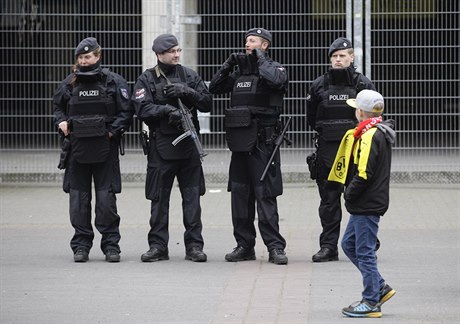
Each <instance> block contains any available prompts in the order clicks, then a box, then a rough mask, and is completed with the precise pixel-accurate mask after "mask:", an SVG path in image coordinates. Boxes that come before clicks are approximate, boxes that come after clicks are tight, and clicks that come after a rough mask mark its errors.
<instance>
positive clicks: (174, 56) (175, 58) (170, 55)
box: [157, 46, 182, 65]
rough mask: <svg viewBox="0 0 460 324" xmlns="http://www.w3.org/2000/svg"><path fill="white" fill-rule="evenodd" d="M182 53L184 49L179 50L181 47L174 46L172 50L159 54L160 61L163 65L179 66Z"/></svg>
mask: <svg viewBox="0 0 460 324" xmlns="http://www.w3.org/2000/svg"><path fill="white" fill-rule="evenodd" d="M180 52H182V49H181V48H179V46H174V47H172V48H170V49H169V50H167V51H166V52H163V53H161V54H157V56H158V60H159V61H160V62H161V63H164V64H169V65H176V64H179V61H180Z"/></svg>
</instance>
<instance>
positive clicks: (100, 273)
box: [0, 183, 460, 324]
mask: <svg viewBox="0 0 460 324" xmlns="http://www.w3.org/2000/svg"><path fill="white" fill-rule="evenodd" d="M459 192H460V191H459V187H458V184H456V185H429V186H428V185H400V184H397V185H393V186H392V190H391V206H390V210H389V212H388V213H387V215H386V216H385V217H384V219H383V220H382V222H381V231H380V234H379V237H380V239H381V241H382V247H381V250H380V251H379V253H378V257H379V258H378V261H379V268H380V271H381V273H382V274H383V275H384V277H385V278H386V279H387V281H388V282H389V283H390V284H391V285H392V286H393V287H394V288H395V289H396V290H397V294H396V295H395V297H393V299H391V300H390V301H389V302H388V303H386V304H385V305H384V307H383V313H384V316H383V317H382V318H381V319H364V320H356V321H359V322H360V323H367V322H371V321H377V322H379V323H381V324H382V323H417V324H419V323H430V324H431V323H458V322H459V321H460V264H459V263H460V234H459V233H460V221H459V219H460V208H459V201H460V194H459ZM318 199H319V197H318V194H317V191H316V188H315V187H314V186H313V185H312V184H307V185H288V186H287V187H286V188H285V194H284V195H283V196H282V197H280V198H279V209H280V216H281V218H282V220H281V231H282V233H283V235H284V236H285V237H286V239H287V242H288V247H287V253H288V256H289V264H288V265H287V266H277V265H273V264H270V263H268V262H267V252H266V250H265V248H264V246H263V243H262V241H261V239H260V238H258V242H257V246H256V252H257V260H256V261H249V262H240V263H229V262H225V261H224V254H225V253H227V252H229V251H231V249H232V248H233V247H234V245H235V244H234V239H233V237H232V227H231V220H230V207H229V200H230V195H229V194H228V193H227V192H226V191H225V186H224V185H212V186H210V187H209V188H208V192H207V194H206V195H205V196H204V198H203V200H202V207H203V222H204V232H203V234H204V238H205V251H206V252H207V254H208V262H207V263H203V264H199V263H193V262H190V261H185V260H184V251H183V240H182V233H183V227H182V225H181V214H180V197H179V192H178V190H177V189H174V190H173V194H172V200H171V217H170V218H171V221H170V223H171V224H170V232H171V239H170V244H169V248H170V257H171V259H170V260H169V261H161V262H156V263H142V262H140V259H139V258H140V255H141V253H143V252H145V251H146V250H147V242H146V237H147V231H148V211H149V203H148V201H146V200H145V199H144V198H143V186H142V184H136V183H133V184H131V183H130V184H127V185H125V186H124V190H123V193H122V194H120V195H119V196H118V206H119V213H120V215H121V217H122V224H121V233H122V241H121V248H122V262H120V263H118V264H109V263H106V262H105V261H104V257H103V255H102V253H101V251H100V249H99V239H100V236H99V235H97V236H96V239H95V242H94V243H95V244H94V247H93V249H92V251H91V254H90V262H88V263H85V264H76V263H74V262H73V260H72V253H71V250H70V247H69V239H70V237H71V235H72V228H71V226H70V223H69V220H68V201H67V195H66V194H64V193H63V192H62V191H61V190H60V188H59V186H57V185H23V186H13V185H5V184H3V185H2V186H1V187H0V240H1V250H0V252H1V253H0V285H1V288H0V289H1V290H0V294H1V295H0V322H1V323H47V324H48V323H50V324H51V323H59V324H62V323H184V324H185V323H349V322H351V321H354V320H353V319H348V318H344V317H343V316H342V315H341V312H340V310H341V308H342V307H344V306H348V305H349V304H350V303H352V302H354V301H356V300H359V299H360V292H361V282H360V281H361V279H360V275H359V273H358V271H357V270H356V269H355V268H354V267H353V265H352V264H351V263H350V262H349V261H348V260H347V259H346V257H345V256H344V255H343V254H340V261H339V262H332V263H326V264H313V263H312V262H311V261H310V258H311V255H312V254H313V253H315V252H316V251H317V249H318V246H317V244H318V243H317V242H318V235H319V231H320V227H319V220H318V217H317V212H316V209H317V204H318ZM347 218H348V217H345V219H344V224H345V222H346V221H347Z"/></svg>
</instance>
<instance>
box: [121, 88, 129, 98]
mask: <svg viewBox="0 0 460 324" xmlns="http://www.w3.org/2000/svg"><path fill="white" fill-rule="evenodd" d="M120 92H121V96H122V97H123V98H125V99H129V95H128V90H126V89H125V88H120Z"/></svg>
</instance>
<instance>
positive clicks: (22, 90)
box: [0, 0, 460, 181]
mask: <svg viewBox="0 0 460 324" xmlns="http://www.w3.org/2000/svg"><path fill="white" fill-rule="evenodd" d="M0 6H1V12H0V37H1V62H0V65H1V70H0V84H1V92H0V137H1V138H0V154H1V157H0V159H1V165H0V173H2V174H4V173H11V172H29V173H31V172H49V173H57V172H58V170H57V169H56V168H55V164H56V161H55V160H56V158H57V155H58V138H57V135H56V129H55V127H54V125H53V123H52V117H53V111H52V105H51V98H52V94H53V92H54V90H55V89H56V87H57V86H58V84H59V83H60V82H61V80H63V79H64V77H65V76H66V74H67V73H68V72H69V71H70V66H71V64H72V63H73V51H74V48H75V46H76V44H78V42H79V41H80V40H81V39H82V38H84V37H87V36H95V37H97V38H98V40H99V42H100V44H101V45H102V47H103V51H104V52H103V64H104V65H106V66H108V67H110V68H111V69H112V70H114V71H115V72H117V73H119V74H121V75H122V76H124V77H125V79H126V80H127V81H128V83H129V84H130V85H132V84H133V83H134V82H135V81H136V78H137V76H138V75H139V74H140V73H141V72H142V71H143V70H144V69H145V68H147V67H151V66H153V65H154V64H155V58H154V55H153V53H152V52H151V43H152V40H153V38H154V37H155V36H156V35H157V34H159V33H163V32H172V33H175V34H177V35H178V37H179V38H180V41H181V47H182V48H183V49H184V51H183V63H184V64H185V65H187V66H190V67H191V68H193V69H196V70H197V71H198V72H199V73H200V74H201V75H202V77H203V79H204V80H206V81H209V80H210V79H211V78H212V75H213V74H214V73H215V72H216V71H217V69H218V68H219V66H220V64H221V63H222V62H223V61H224V60H225V59H226V58H227V57H228V55H229V54H230V53H231V52H235V51H242V49H243V45H244V40H243V35H244V32H245V31H246V30H247V29H249V28H252V27H264V28H266V29H268V30H270V31H271V32H272V34H273V45H272V47H271V50H270V55H271V56H272V57H273V58H274V59H276V60H277V61H279V62H281V63H282V64H283V65H284V66H285V67H286V68H287V70H288V73H289V78H290V86H289V91H288V94H287V97H286V100H285V107H284V112H283V115H282V119H284V118H285V117H286V116H292V117H293V123H292V125H291V128H290V130H289V133H288V135H289V137H290V138H291V139H292V140H293V143H294V144H293V146H292V147H289V148H283V151H282V152H283V160H284V165H283V168H284V169H283V170H284V171H291V172H298V174H301V173H303V174H305V173H306V168H305V162H304V161H305V156H306V154H307V153H308V151H311V150H312V149H313V145H312V140H311V138H312V135H313V133H312V131H311V130H310V129H308V128H307V126H306V122H305V98H306V95H307V93H308V89H309V86H310V84H311V82H312V81H313V80H314V79H315V78H316V77H318V76H319V75H321V74H323V73H324V72H326V71H327V69H328V67H329V61H328V57H327V49H328V47H329V45H330V43H331V42H332V41H333V40H334V39H335V38H337V37H339V36H347V37H348V38H350V39H352V40H353V42H354V47H355V53H356V56H357V58H356V62H355V63H356V65H357V66H358V69H359V70H360V71H362V72H364V73H365V74H366V75H367V76H369V77H370V79H371V80H373V82H374V84H375V85H376V87H377V89H378V90H379V91H380V92H381V93H382V94H383V95H384V97H385V99H386V114H385V116H386V118H393V119H395V120H396V124H397V131H398V139H397V143H396V146H395V158H394V163H393V170H396V171H410V172H415V171H422V172H426V171H449V172H451V174H454V175H455V177H454V179H453V181H458V171H459V164H460V162H459V151H460V149H459V143H460V140H459V139H460V132H459V106H460V99H459V97H460V94H459V87H458V82H459V75H460V73H459V72H460V71H459V66H460V64H459V63H460V62H459V56H460V53H459V47H460V46H459V34H460V27H459V13H460V12H459V4H458V1H447V0H421V1H409V0H403V1H397V0H387V1H371V0H348V1H346V0H312V1H299V0H255V1H246V0H229V1H207V0H133V1H122V0H103V1H89V0H80V1H73V0H62V1H53V0H24V1H20V2H18V1H14V0H5V1H2V3H1V5H0ZM227 104H228V97H227V96H216V97H215V98H214V106H213V110H212V113H211V114H210V115H203V116H201V122H202V124H203V125H204V126H205V127H203V129H204V132H203V133H204V134H203V143H204V146H205V149H206V150H208V152H209V153H210V154H209V155H208V157H207V158H206V159H207V161H208V162H206V163H205V171H206V170H208V171H209V170H213V171H214V170H215V171H226V168H227V166H228V163H227V162H228V157H229V153H228V150H227V149H226V145H225V140H224V130H223V114H222V113H223V107H224V106H225V105H227ZM139 128H140V124H139V122H138V121H135V124H134V126H133V128H132V129H131V130H130V132H129V133H128V134H127V137H126V138H127V152H128V153H127V157H126V158H125V160H124V162H123V161H122V165H124V168H125V169H124V171H125V172H126V173H129V172H132V173H137V172H139V173H143V172H144V170H145V160H144V159H143V158H142V157H141V153H140V152H141V150H140V146H139V144H138V141H137V132H138V131H139ZM206 168H207V169H206ZM452 172H453V173H452ZM438 175H439V173H438ZM430 181H431V180H430Z"/></svg>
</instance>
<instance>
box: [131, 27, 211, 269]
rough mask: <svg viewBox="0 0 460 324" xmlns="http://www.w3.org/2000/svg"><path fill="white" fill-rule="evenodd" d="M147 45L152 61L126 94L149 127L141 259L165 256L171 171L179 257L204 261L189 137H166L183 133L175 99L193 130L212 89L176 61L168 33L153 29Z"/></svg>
mask: <svg viewBox="0 0 460 324" xmlns="http://www.w3.org/2000/svg"><path fill="white" fill-rule="evenodd" d="M152 50H153V51H154V52H155V53H156V56H157V60H158V65H157V66H155V67H154V68H151V69H148V70H146V71H145V72H144V73H142V74H141V75H140V76H139V78H138V80H137V82H136V84H135V86H134V91H133V98H132V99H133V100H132V101H133V104H134V107H135V110H136V114H137V117H138V118H139V119H140V120H141V121H143V122H144V123H145V124H147V125H148V127H149V139H148V143H147V145H148V147H146V148H145V150H146V152H148V157H147V161H148V165H147V178H146V184H145V195H146V198H147V199H149V200H151V216H150V231H149V233H148V243H149V246H150V249H149V250H148V251H147V252H146V253H144V254H142V256H141V260H142V261H143V262H153V261H159V260H168V259H169V254H168V241H169V233H168V223H169V199H170V196H171V189H172V185H173V181H174V178H175V177H177V181H178V184H179V188H180V192H181V195H182V211H183V221H184V226H185V232H184V243H185V259H187V260H192V261H194V262H205V261H206V260H207V256H206V254H205V253H204V252H203V244H204V243H203V237H202V235H201V232H202V222H201V206H200V195H203V194H204V193H205V188H204V176H203V169H202V167H201V160H200V156H199V154H198V150H197V149H196V147H195V146H194V144H193V142H192V139H191V138H190V137H186V138H185V139H183V140H182V141H180V142H179V143H178V144H177V145H176V146H174V145H172V142H173V141H174V139H176V138H177V137H178V136H180V135H181V134H183V133H184V130H183V129H182V128H181V123H180V120H181V118H182V117H181V116H182V115H181V113H180V111H179V109H178V107H179V103H178V99H180V100H181V102H182V103H183V105H184V106H185V107H186V109H189V111H190V112H191V114H192V121H193V124H194V126H195V129H196V130H197V132H198V131H199V123H198V118H197V111H201V112H209V111H210V110H211V106H212V95H211V94H210V93H209V91H208V89H207V87H206V85H205V84H204V82H203V80H202V79H201V78H200V76H199V75H198V74H197V73H196V72H195V71H193V70H191V69H190V68H187V67H185V66H182V65H180V64H179V59H180V53H181V49H180V48H179V45H178V41H177V39H176V37H175V36H174V35H171V34H162V35H159V36H158V37H157V38H155V40H154V41H153V46H152Z"/></svg>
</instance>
